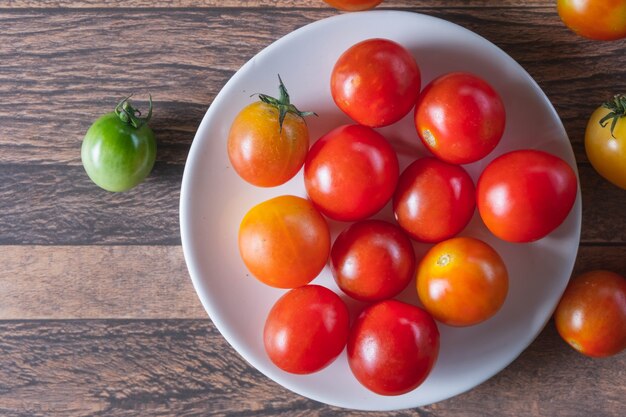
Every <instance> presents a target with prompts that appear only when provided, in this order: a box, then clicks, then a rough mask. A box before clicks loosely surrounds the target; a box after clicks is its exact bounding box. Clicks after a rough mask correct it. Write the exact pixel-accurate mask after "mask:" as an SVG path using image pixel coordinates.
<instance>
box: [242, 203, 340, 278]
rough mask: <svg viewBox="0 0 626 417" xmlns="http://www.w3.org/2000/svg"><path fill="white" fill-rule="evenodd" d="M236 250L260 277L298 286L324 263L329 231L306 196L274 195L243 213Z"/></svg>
mask: <svg viewBox="0 0 626 417" xmlns="http://www.w3.org/2000/svg"><path fill="white" fill-rule="evenodd" d="M239 252H240V254H241V258H242V259H243V261H244V263H245V265H246V267H247V268H248V269H249V270H250V272H251V273H252V275H254V276H255V277H256V278H257V279H258V280H259V281H261V282H263V283H265V284H267V285H270V286H272V287H277V288H294V287H299V286H301V285H305V284H308V283H309V282H310V281H311V280H312V279H313V278H315V277H316V276H317V275H318V274H319V273H320V272H321V271H322V269H323V268H324V266H325V265H326V262H327V261H328V255H329V252H330V231H329V230H328V224H327V223H326V220H325V219H324V217H322V215H321V214H320V213H319V212H318V211H317V210H316V209H315V207H313V205H312V204H311V203H310V202H309V201H308V200H305V199H304V198H300V197H295V196H281V197H276V198H272V199H270V200H267V201H265V202H263V203H261V204H258V205H256V206H254V207H253V208H251V209H250V211H248V213H247V214H246V215H245V216H244V218H243V220H242V221H241V224H240V226H239Z"/></svg>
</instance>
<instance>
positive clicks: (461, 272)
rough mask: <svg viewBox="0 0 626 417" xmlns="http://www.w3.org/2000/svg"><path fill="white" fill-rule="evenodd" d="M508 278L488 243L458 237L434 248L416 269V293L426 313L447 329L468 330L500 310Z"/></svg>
mask: <svg viewBox="0 0 626 417" xmlns="http://www.w3.org/2000/svg"><path fill="white" fill-rule="evenodd" d="M508 289H509V276H508V272H507V269H506V265H505V264H504V261H503V260H502V258H501V257H500V255H499V254H498V253H497V252H496V251H495V250H494V249H493V248H492V247H491V246H489V245H488V244H487V243H485V242H483V241H481V240H479V239H475V238H471V237H457V238H453V239H449V240H446V241H443V242H441V243H438V244H437V245H435V246H433V247H432V248H431V249H430V250H429V251H428V252H427V253H426V255H425V256H424V258H422V260H421V262H420V263H419V266H418V268H417V293H418V296H419V299H420V301H421V302H422V304H423V305H424V308H425V309H426V311H428V312H429V313H430V314H432V315H433V317H434V318H435V319H437V320H439V321H440V322H442V323H445V324H447V325H450V326H471V325H474V324H478V323H480V322H483V321H485V320H487V319H489V318H490V317H492V316H493V315H494V314H496V313H497V312H498V310H500V308H501V307H502V305H503V304H504V301H505V299H506V296H507V293H508Z"/></svg>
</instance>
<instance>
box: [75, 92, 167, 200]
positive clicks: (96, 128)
mask: <svg viewBox="0 0 626 417" xmlns="http://www.w3.org/2000/svg"><path fill="white" fill-rule="evenodd" d="M140 114H141V113H140V112H139V111H138V110H137V109H135V108H134V107H133V106H132V105H131V103H130V101H129V100H128V98H125V99H124V100H122V101H120V102H119V103H118V105H117V106H116V107H115V111H113V112H111V113H107V114H105V115H104V116H102V117H100V118H99V119H98V120H96V121H95V122H94V123H93V124H92V125H91V127H90V128H89V130H87V133H86V134H85V138H84V139H83V143H82V147H81V152H80V156H81V160H82V163H83V167H84V168H85V171H86V172H87V175H88V176H89V178H90V179H91V180H92V181H93V182H94V183H96V185H98V186H99V187H101V188H103V189H105V190H107V191H113V192H118V191H126V190H129V189H131V188H133V187H134V186H136V185H137V184H139V183H140V182H142V181H143V180H144V179H145V178H146V177H147V176H148V174H150V171H152V167H153V166H154V161H155V159H156V141H155V139H154V133H153V132H152V129H150V127H148V122H149V121H150V118H151V117H152V97H150V108H149V110H148V115H147V116H146V117H145V118H140V117H139V115H140Z"/></svg>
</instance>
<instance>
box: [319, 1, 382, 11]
mask: <svg viewBox="0 0 626 417" xmlns="http://www.w3.org/2000/svg"><path fill="white" fill-rule="evenodd" d="M324 2H325V3H327V4H328V5H330V6H332V7H334V8H335V9H339V10H345V11H347V12H356V11H359V10H368V9H373V8H374V7H376V6H378V5H379V4H380V3H382V2H383V0H324Z"/></svg>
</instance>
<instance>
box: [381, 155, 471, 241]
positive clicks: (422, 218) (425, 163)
mask: <svg viewBox="0 0 626 417" xmlns="http://www.w3.org/2000/svg"><path fill="white" fill-rule="evenodd" d="M475 194H476V191H475V188H474V182H473V181H472V178H471V177H470V176H469V174H468V173H467V172H466V171H465V170H464V169H463V168H462V167H460V166H458V165H451V164H448V163H446V162H442V161H439V160H437V159H435V158H421V159H418V160H417V161H415V162H413V163H412V164H411V165H409V166H408V167H407V168H406V169H405V170H404V172H402V174H401V175H400V179H399V180H398V186H397V188H396V192H395V194H394V197H393V211H394V213H395V216H396V220H397V221H398V223H399V224H400V226H401V227H402V228H403V229H404V230H405V231H406V232H407V233H408V234H409V235H411V237H413V238H414V239H416V240H418V241H420V242H441V241H442V240H445V239H448V238H451V237H452V236H454V235H456V234H458V233H459V232H460V231H461V230H463V228H464V227H465V226H467V223H469V221H470V219H471V218H472V215H473V214H474V209H475V207H476V195H475Z"/></svg>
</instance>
